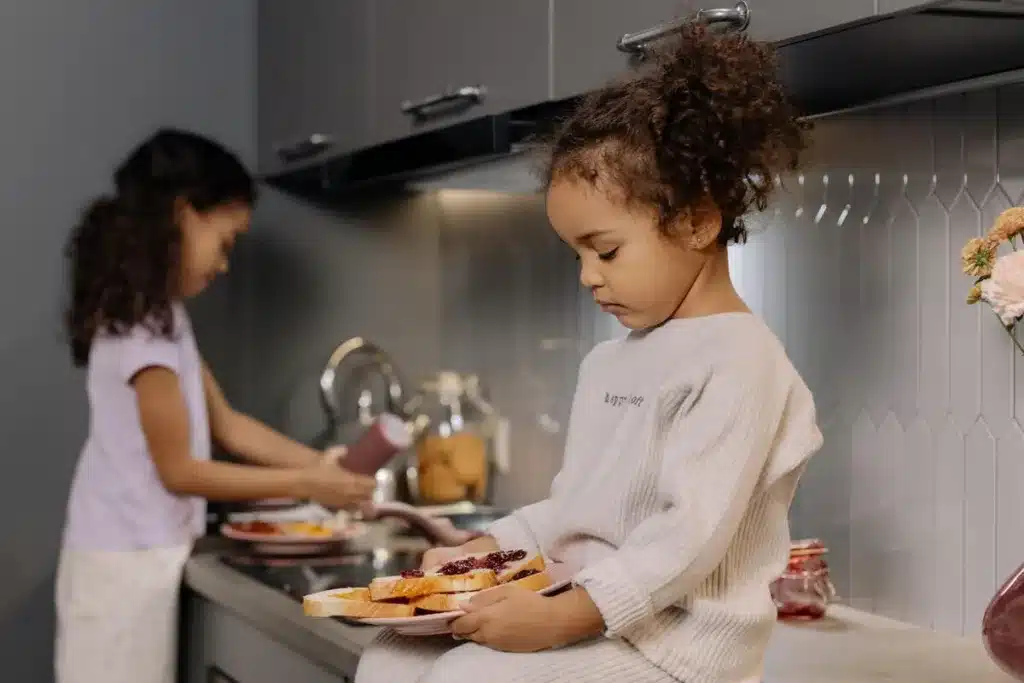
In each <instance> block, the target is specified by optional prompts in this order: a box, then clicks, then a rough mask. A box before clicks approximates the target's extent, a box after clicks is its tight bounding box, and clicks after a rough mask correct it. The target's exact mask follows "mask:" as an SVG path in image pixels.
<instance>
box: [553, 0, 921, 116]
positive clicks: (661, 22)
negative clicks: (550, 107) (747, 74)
mask: <svg viewBox="0 0 1024 683" xmlns="http://www.w3.org/2000/svg"><path fill="white" fill-rule="evenodd" d="M552 2H553V14H552V17H553V27H552V32H553V37H552V43H553V45H554V51H553V64H554V68H553V84H552V90H553V94H554V97H555V98H556V99H560V98H564V97H570V96H572V95H578V94H580V93H584V92H587V91H589V90H594V89H596V88H599V87H601V86H602V85H603V84H604V83H606V82H608V81H609V80H611V79H613V78H615V77H618V76H620V75H622V74H624V73H625V72H626V71H627V70H628V69H629V66H630V64H631V61H632V60H635V59H636V54H637V53H636V52H634V53H632V54H631V53H629V52H624V51H623V50H620V49H619V48H618V41H619V39H620V38H621V37H623V36H624V35H626V34H633V35H636V34H640V33H646V32H647V31H648V30H649V29H657V28H659V27H665V28H670V27H671V26H672V25H673V24H675V23H678V21H679V19H680V17H681V16H687V15H686V14H681V8H682V3H680V2H679V0H632V1H631V2H623V1H622V0H552ZM746 4H747V6H748V7H749V11H750V14H749V19H750V23H749V26H748V27H747V32H748V34H749V35H750V36H751V37H753V38H756V39H757V40H766V41H771V42H778V41H785V40H789V39H792V38H796V37H798V36H803V35H807V34H810V33H815V32H818V31H822V30H825V29H828V28H832V27H835V26H840V25H842V24H846V23H849V22H854V21H858V20H860V19H866V18H869V17H872V16H874V15H875V4H876V0H843V1H842V2H825V3H823V2H821V0H747V3H746ZM925 4H930V3H925V2H913V1H912V0H888V1H887V2H883V5H884V6H887V9H888V10H889V11H896V10H904V9H908V8H909V7H912V6H915V5H925ZM699 7H701V8H702V9H703V10H704V11H707V12H712V11H717V12H720V13H730V12H732V13H733V14H732V15H731V16H735V10H736V8H737V3H736V0H701V4H700V5H699ZM638 49H639V48H638Z"/></svg>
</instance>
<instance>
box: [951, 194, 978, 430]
mask: <svg viewBox="0 0 1024 683" xmlns="http://www.w3.org/2000/svg"><path fill="white" fill-rule="evenodd" d="M949 214H950V216H949V221H950V222H949V224H950V238H951V240H952V245H951V249H952V252H953V253H952V254H951V258H950V267H951V268H953V269H955V271H954V275H953V276H951V277H950V293H949V294H950V308H949V329H950V339H949V344H950V347H949V356H950V378H949V381H950V386H951V387H955V389H954V390H953V391H951V393H950V407H951V410H952V413H953V417H954V418H955V419H956V420H957V424H958V425H960V428H961V429H962V430H964V431H967V430H968V429H969V428H970V426H971V425H972V424H974V421H975V420H976V419H977V418H978V415H979V414H980V413H979V411H980V407H981V396H980V395H979V394H980V389H981V380H980V373H981V358H980V353H981V320H980V315H981V309H980V307H977V306H967V305H966V304H965V303H964V302H965V299H966V297H967V292H968V291H969V290H970V288H971V286H972V284H973V281H972V280H971V278H969V277H968V276H966V275H963V274H962V273H961V272H960V258H959V254H960V248H961V247H962V246H963V245H964V244H965V243H966V242H967V240H969V239H971V238H973V237H977V236H978V235H979V234H980V230H981V222H980V213H979V211H978V207H977V206H976V205H975V204H974V200H973V199H972V198H971V197H970V195H968V194H967V193H966V192H964V193H961V194H960V196H959V197H957V200H956V202H955V203H954V204H953V206H952V208H951V209H950V212H949Z"/></svg>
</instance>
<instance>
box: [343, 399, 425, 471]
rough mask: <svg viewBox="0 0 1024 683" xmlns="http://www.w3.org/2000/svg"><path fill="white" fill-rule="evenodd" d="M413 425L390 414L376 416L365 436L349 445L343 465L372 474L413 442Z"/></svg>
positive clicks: (348, 468) (352, 469)
mask: <svg viewBox="0 0 1024 683" xmlns="http://www.w3.org/2000/svg"><path fill="white" fill-rule="evenodd" d="M412 439H413V437H412V428H411V427H410V426H409V425H407V424H406V422H405V420H403V419H402V418H400V417H398V416H397V415H393V414H391V413H382V414H380V415H378V416H377V418H376V419H375V420H374V421H373V424H372V425H370V428H369V429H367V430H366V431H365V432H364V433H363V435H362V436H361V437H360V438H359V440H358V441H356V442H355V443H354V444H352V445H351V446H348V447H347V450H346V452H345V456H344V457H343V458H342V459H341V461H340V464H341V465H342V466H343V467H344V468H345V469H347V470H349V471H350V472H355V473H356V474H365V475H371V474H374V473H376V472H377V470H379V469H380V468H381V467H383V466H384V465H385V464H387V463H388V461H390V460H391V458H393V457H394V456H396V455H398V454H399V453H400V452H402V451H404V450H405V449H407V448H409V446H411V445H412Z"/></svg>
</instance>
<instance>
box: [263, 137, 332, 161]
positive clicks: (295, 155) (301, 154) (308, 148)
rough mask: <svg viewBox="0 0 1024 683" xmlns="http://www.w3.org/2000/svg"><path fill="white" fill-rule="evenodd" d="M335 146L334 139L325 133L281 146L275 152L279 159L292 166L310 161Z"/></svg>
mask: <svg viewBox="0 0 1024 683" xmlns="http://www.w3.org/2000/svg"><path fill="white" fill-rule="evenodd" d="M333 146H334V138H333V137H331V136H330V135H326V134H324V133H313V134H312V135H310V136H309V137H307V138H303V139H302V140H299V141H298V142H293V143H291V144H289V145H281V146H279V147H277V148H276V149H275V150H274V152H275V153H276V154H277V156H278V158H279V159H280V160H281V161H283V162H285V163H286V164H290V163H292V162H295V161H301V160H303V159H309V158H310V157H314V156H316V155H317V154H319V153H320V152H323V151H324V150H326V149H330V148H331V147H333Z"/></svg>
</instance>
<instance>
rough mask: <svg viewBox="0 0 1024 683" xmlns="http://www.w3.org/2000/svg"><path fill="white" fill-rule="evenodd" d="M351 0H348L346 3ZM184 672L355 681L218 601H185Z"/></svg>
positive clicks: (275, 681)
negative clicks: (268, 633)
mask: <svg viewBox="0 0 1024 683" xmlns="http://www.w3.org/2000/svg"><path fill="white" fill-rule="evenodd" d="M347 1H348V0H346V2H347ZM183 621H184V627H185V628H184V630H183V633H182V636H183V642H182V652H183V655H184V656H183V657H182V658H181V661H182V669H183V670H182V671H181V672H180V675H179V677H178V678H179V680H181V681H184V682H185V683H282V681H296V682H297V681H301V682H302V683H352V681H353V679H354V678H355V671H352V672H350V673H349V674H348V675H342V674H338V673H335V672H332V671H328V670H326V669H324V668H322V667H320V666H319V665H318V664H315V663H313V662H311V661H309V660H308V659H306V658H305V657H303V656H302V655H300V654H298V653H297V652H295V651H294V650H291V649H290V648H288V647H286V646H284V645H282V644H281V643H279V642H277V641H276V640H274V639H273V638H271V637H269V636H267V635H266V634H264V633H263V632H262V631H260V630H259V629H257V628H255V627H254V626H252V625H251V624H249V623H248V622H246V621H244V620H243V619H241V618H239V617H238V616H236V615H235V614H233V613H231V612H229V611H228V610H226V609H224V608H223V607H221V606H219V605H215V604H213V603H211V602H209V601H207V600H205V599H203V598H200V597H198V596H196V595H193V594H189V595H187V596H186V599H185V600H184V619H183Z"/></svg>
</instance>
